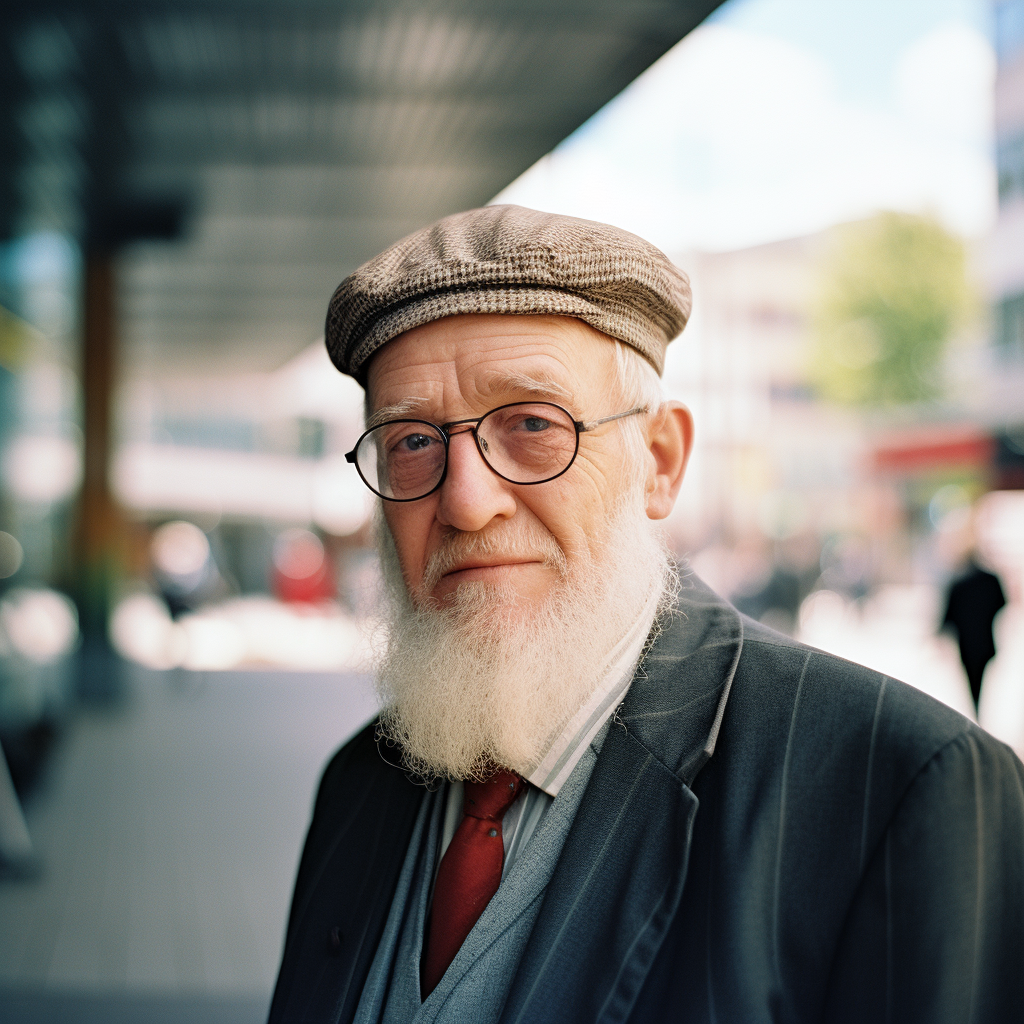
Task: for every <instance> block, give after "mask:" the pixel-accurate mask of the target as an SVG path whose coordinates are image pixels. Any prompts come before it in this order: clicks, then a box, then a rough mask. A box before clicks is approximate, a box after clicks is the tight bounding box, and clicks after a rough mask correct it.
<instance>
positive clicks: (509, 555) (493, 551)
mask: <svg viewBox="0 0 1024 1024" xmlns="http://www.w3.org/2000/svg"><path fill="white" fill-rule="evenodd" d="M514 523H515V520H509V521H508V523H507V525H503V526H500V527H493V528H492V529H490V530H483V531H480V532H477V533H467V532H465V531H463V530H455V529H453V530H451V531H450V532H448V533H446V534H445V535H444V536H443V537H442V538H441V542H440V544H439V545H438V547H437V550H436V551H434V553H433V554H432V555H431V556H430V558H428V559H427V564H426V566H425V568H424V570H423V591H424V593H428V594H429V593H430V591H431V590H433V589H434V587H435V586H436V585H437V583H438V582H439V581H440V579H441V577H442V576H445V575H447V574H448V573H449V572H451V571H452V570H453V569H455V568H457V567H458V566H459V565H460V564H461V563H462V562H464V561H466V559H469V558H476V557H483V558H494V559H496V560H499V561H503V560H506V559H507V560H508V561H524V560H534V559H535V560H538V561H541V562H543V563H545V564H546V565H551V566H553V567H554V568H555V569H556V570H557V572H558V574H559V576H560V577H562V578H564V577H565V576H566V575H567V573H568V568H569V564H568V560H567V559H566V557H565V552H564V551H562V549H561V548H560V547H559V546H558V543H557V542H556V541H555V538H554V537H552V536H551V534H550V533H548V532H547V531H546V530H542V529H539V528H536V527H531V526H529V525H525V524H523V525H520V524H515V525H513V524H514Z"/></svg>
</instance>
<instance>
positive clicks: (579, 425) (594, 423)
mask: <svg viewBox="0 0 1024 1024" xmlns="http://www.w3.org/2000/svg"><path fill="white" fill-rule="evenodd" d="M649 411H650V410H649V409H648V408H647V406H646V405H638V406H637V407H636V408H635V409H630V410H629V411H628V412H617V413H616V414H615V415H614V416H605V417H604V419H600V420H591V421H590V422H589V423H584V422H583V421H582V420H577V421H576V429H577V430H578V431H579V432H580V433H581V434H585V433H586V432H587V431H588V430H593V429H594V427H599V426H601V424H602V423H611V421H612V420H621V419H622V418H623V417H624V416H637V415H639V414H640V413H642V412H649Z"/></svg>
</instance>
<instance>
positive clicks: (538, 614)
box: [376, 493, 674, 779]
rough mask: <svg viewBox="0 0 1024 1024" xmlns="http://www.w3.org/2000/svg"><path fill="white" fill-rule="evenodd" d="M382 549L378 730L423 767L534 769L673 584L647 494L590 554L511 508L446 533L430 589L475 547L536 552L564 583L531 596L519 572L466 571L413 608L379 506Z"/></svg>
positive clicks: (633, 500)
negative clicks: (383, 627)
mask: <svg viewBox="0 0 1024 1024" xmlns="http://www.w3.org/2000/svg"><path fill="white" fill-rule="evenodd" d="M522 522H524V520H522V519H520V520H519V521H518V523H522ZM541 534H542V535H541ZM379 548H380V554H381V564H382V568H383V574H384V580H385V589H386V591H387V595H388V598H389V602H388V603H389V606H390V607H389V612H390V614H389V622H388V627H389V628H388V632H387V640H386V647H385V650H384V652H383V659H382V664H381V665H380V668H379V670H378V673H377V679H376V685H377V693H378V696H379V697H380V700H381V706H382V707H383V709H384V710H383V711H382V714H381V726H380V728H381V732H382V734H383V736H384V737H385V738H386V739H387V740H389V741H392V742H394V743H396V744H397V745H399V746H400V747H401V750H402V757H403V764H404V765H405V766H406V767H407V768H408V769H409V770H410V771H413V772H415V773H417V774H419V775H422V776H424V777H442V778H449V779H480V778H484V777H486V776H487V775H488V774H489V772H490V771H492V770H493V768H494V767H495V766H500V767H504V768H510V769H512V770H513V771H517V772H519V773H520V774H523V775H526V774H529V772H530V771H531V770H532V769H533V768H535V767H536V765H537V764H539V762H540V760H541V759H542V758H543V756H544V754H545V753H546V751H547V748H548V747H549V746H550V744H551V742H552V741H553V739H554V738H555V737H556V736H557V735H558V734H559V733H560V732H561V730H562V729H563V728H564V726H565V725H566V723H567V722H568V721H569V720H570V719H571V718H572V716H573V715H574V714H575V713H576V712H577V711H579V709H580V708H581V707H582V706H583V705H584V704H585V703H586V701H587V699H588V698H589V697H590V696H591V694H592V693H593V692H594V690H595V688H596V687H597V685H598V684H599V683H600V682H601V680H602V678H603V676H604V674H605V673H606V671H607V670H608V667H609V666H608V661H609V657H608V656H609V654H610V652H611V651H612V648H614V646H615V645H616V644H617V643H618V642H619V640H621V639H622V637H624V636H625V635H626V633H627V631H628V630H629V629H630V628H631V627H632V626H633V625H634V623H635V622H636V621H637V620H638V618H639V616H640V615H641V613H642V611H643V609H644V608H645V606H646V605H647V603H648V601H649V600H650V598H651V595H652V594H653V593H658V594H665V595H666V596H668V597H671V596H674V591H672V588H671V586H670V583H671V581H672V580H673V579H674V576H673V573H672V565H671V560H670V558H669V555H668V553H667V551H666V549H665V546H664V544H663V543H662V541H661V539H660V536H659V534H658V532H657V530H656V528H655V526H654V524H653V523H652V522H651V520H650V519H648V518H647V515H646V513H645V511H644V508H643V501H642V500H641V498H640V495H639V493H634V494H630V495H627V496H626V497H625V499H624V500H623V502H622V504H621V507H620V508H619V510H618V511H617V513H616V514H615V515H614V516H613V517H612V518H611V519H610V521H609V523H608V529H607V533H606V536H605V537H604V538H603V542H602V543H601V544H600V545H598V546H597V550H599V551H600V555H599V556H598V557H597V558H588V559H586V561H584V562H582V563H581V564H573V565H570V564H569V563H568V562H567V560H566V558H565V556H564V554H563V553H562V551H561V549H560V548H559V547H558V545H557V544H556V543H555V540H554V538H553V537H552V536H551V535H550V534H549V533H547V531H543V528H542V527H540V526H539V525H536V524H532V525H529V526H527V527H525V528H524V527H523V526H522V525H518V524H517V520H516V519H515V518H513V519H510V520H507V521H506V522H504V523H503V524H501V525H500V526H498V527H492V528H490V529H488V530H487V531H485V532H483V533H480V534H471V533H462V532H459V531H454V532H452V533H450V534H449V535H448V536H447V537H446V538H445V541H444V543H443V544H442V547H441V548H440V549H439V551H438V552H437V553H436V554H435V555H434V556H433V557H432V558H431V561H430V563H429V564H428V566H427V568H426V572H425V579H426V583H425V584H424V591H425V592H429V590H430V589H431V587H432V584H433V582H434V581H436V580H437V579H439V578H440V576H441V575H443V574H444V572H445V571H447V569H448V568H450V567H451V566H452V565H455V564H457V562H458V560H459V559H460V558H461V557H464V556H465V555H467V554H469V553H470V552H475V553H480V552H488V553H498V552H500V553H503V554H515V553H520V554H522V553H529V554H532V555H536V554H537V553H538V552H540V553H542V554H543V555H544V556H545V558H546V560H547V561H548V563H549V564H550V565H552V566H553V567H554V568H555V569H556V571H557V573H558V580H559V582H558V583H557V584H556V586H555V587H553V588H552V590H551V593H550V594H549V596H548V597H547V598H546V599H545V600H544V601H543V602H541V603H539V604H537V605H534V606H531V607H523V605H522V602H521V601H520V600H519V599H518V597H517V594H516V592H515V589H514V588H513V586H512V585H511V584H491V583H481V582H469V583H463V584H462V585H461V586H459V587H458V589H457V590H456V591H455V594H454V595H453V596H452V598H450V599H449V600H448V601H447V602H446V603H445V604H444V605H443V606H441V607H438V606H437V604H436V602H433V601H430V600H420V601H418V602H417V604H418V607H414V605H413V602H412V600H410V597H409V593H408V590H407V588H406V585H405V580H404V578H403V576H402V572H401V568H400V565H399V562H398V553H397V551H396V549H395V545H394V541H393V539H392V537H391V535H390V533H389V531H388V529H387V526H386V525H385V524H384V522H383V517H379Z"/></svg>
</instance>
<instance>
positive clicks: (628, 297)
mask: <svg viewBox="0 0 1024 1024" xmlns="http://www.w3.org/2000/svg"><path fill="white" fill-rule="evenodd" d="M459 313H555V314H559V315H561V316H574V317H578V318H579V319H580V320H583V321H585V322H586V323H588V324H590V325H591V326H592V327H595V328H597V330H599V331H603V332H604V333H605V334H608V335H610V336H611V337H613V338H618V339H619V340H620V341H624V342H625V343H626V344H627V345H631V346H632V347H633V348H635V349H636V350H637V351H638V352H640V353H641V354H642V355H643V356H644V357H645V358H646V359H647V360H648V361H649V362H650V363H651V364H652V365H653V366H654V368H655V369H656V370H657V371H658V373H659V374H660V373H661V372H662V370H663V368H664V365H665V348H666V346H667V345H668V343H669V342H670V341H671V340H672V339H673V338H674V337H676V336H677V335H678V334H679V332H680V331H681V330H682V329H683V328H684V327H685V326H686V321H687V319H688V317H689V315H690V283H689V280H688V279H687V277H686V275H685V274H684V273H683V272H682V271H681V270H678V269H677V268H676V267H675V266H673V265H672V263H671V262H670V261H669V259H668V257H666V256H665V254H664V253H663V252H661V251H660V250H659V249H656V248H655V247H654V246H653V245H651V244H650V243H649V242H645V241H644V240H643V239H642V238H638V237H637V236H636V235H633V234H630V233H629V232H628V231H623V230H621V229H620V228H614V227H611V226H610V225H608V224H599V223H597V222H596V221H589V220H578V219H577V218H575V217H562V216H559V215H557V214H552V213H540V212H538V211H537V210H528V209H525V208H524V207H522V206H486V207H484V208H483V209H480V210H467V211H466V212H465V213H456V214H454V215H452V216H451V217H445V218H444V219H443V220H439V221H438V222H437V223H436V224H432V225H430V226H429V227H426V228H423V229H421V230H420V231H416V232H414V233H413V234H411V235H409V236H408V237H406V238H403V239H402V240H401V241H399V242H395V244H394V245H392V246H390V247H389V248H387V249H385V250H384V252H382V253H381V254H380V255H379V256H375V257H374V258H373V259H372V260H370V261H369V262H367V263H364V264H363V265H362V266H361V267H360V268H359V269H358V270H356V271H355V272H354V273H352V274H350V275H349V276H348V277H346V278H345V280H344V281H342V282H341V284H339V285H338V287H337V289H336V291H335V292H334V296H333V297H332V299H331V303H330V306H329V307H328V309H327V325H326V329H325V338H326V341H327V351H328V352H329V353H330V356H331V359H332V360H333V362H334V365H335V366H337V367H338V369H339V370H341V371H342V372H343V373H347V374H350V375H351V376H353V377H355V378H356V379H357V380H358V381H359V382H360V383H365V381H366V369H367V366H368V364H369V361H370V357H371V356H372V355H373V354H374V352H376V351H377V350H378V349H379V348H380V347H381V346H382V345H385V344H387V343H388V342H389V341H391V340H392V339H393V338H396V337H397V336H398V335H399V334H402V333H403V332H404V331H408V330H411V329H412V328H414V327H419V326H421V325H422V324H426V323H430V322H431V321H432V320H440V319H441V318H442V317H446V316H452V315H455V314H459Z"/></svg>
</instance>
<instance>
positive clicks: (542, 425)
mask: <svg viewBox="0 0 1024 1024" xmlns="http://www.w3.org/2000/svg"><path fill="white" fill-rule="evenodd" d="M523 426H524V427H525V428H526V429H527V430H529V431H532V432H536V431H538V430H547V428H548V427H550V426H551V420H545V419H541V417H540V416H527V417H526V419H525V420H523Z"/></svg>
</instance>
